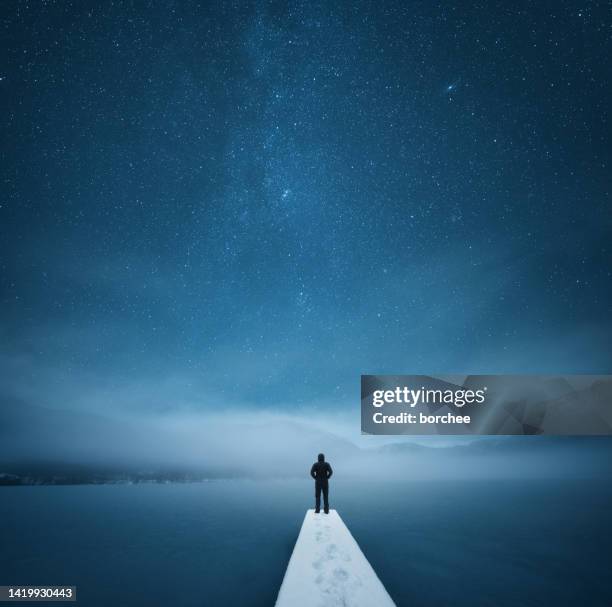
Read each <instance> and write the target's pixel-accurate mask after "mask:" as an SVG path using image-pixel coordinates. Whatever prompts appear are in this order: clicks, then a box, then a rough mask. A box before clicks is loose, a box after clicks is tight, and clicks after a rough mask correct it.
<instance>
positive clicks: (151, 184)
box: [0, 1, 612, 415]
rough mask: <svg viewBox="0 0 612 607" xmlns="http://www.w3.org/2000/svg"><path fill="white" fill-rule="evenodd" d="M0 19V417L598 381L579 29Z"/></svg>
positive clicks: (585, 12)
mask: <svg viewBox="0 0 612 607" xmlns="http://www.w3.org/2000/svg"><path fill="white" fill-rule="evenodd" d="M0 10H1V11H2V31H3V40H4V45H5V51H4V53H3V60H2V68H1V73H0V78H1V80H0V93H1V99H2V113H1V128H2V132H1V141H2V158H1V166H0V170H1V171H2V199H1V201H0V229H1V231H2V237H1V240H0V263H1V266H0V270H1V276H0V280H1V282H0V288H1V311H0V312H1V313H0V362H1V363H2V368H3V379H2V386H1V391H2V395H3V396H4V397H11V398H15V397H18V398H23V399H27V400H31V401H33V402H36V403H37V404H47V405H54V406H69V407H79V406H82V407H88V406H89V407H92V408H100V409H104V408H113V407H115V408H126V409H130V410H140V409H151V410H159V409H167V408H170V409H172V408H174V407H183V406H188V407H201V408H203V409H207V408H210V407H217V408H219V407H221V408H222V407H223V406H228V407H230V406H232V405H253V406H258V407H261V406H272V407H275V406H279V407H287V408H306V409H308V408H310V407H315V406H317V407H324V406H330V407H340V408H346V407H355V412H356V413H355V415H357V411H358V402H359V400H358V399H359V375H360V373H376V372H378V373H444V372H447V373H448V372H478V373H482V372H552V373H555V372H581V373H605V372H610V371H611V366H612V365H611V363H612V354H611V352H610V343H612V314H611V312H612V309H611V301H612V297H611V296H612V282H611V272H612V269H611V268H612V263H611V257H612V256H611V251H610V247H611V245H610V242H611V239H610V235H611V232H612V219H611V218H612V214H611V213H610V196H609V194H610V124H609V113H608V110H609V106H610V102H611V98H612V95H611V89H610V73H609V57H610V55H611V53H610V51H611V48H610V47H611V45H610V25H611V21H610V14H609V7H608V6H606V3H602V4H598V3H590V2H587V3H583V4H580V5H577V4H575V3H573V2H572V3H569V2H557V1H555V2H538V3H533V4H530V5H527V4H523V3H508V2H498V3H496V2H483V3H475V4H472V5H471V6H468V3H457V4H453V3H434V2H385V3H381V2H351V3H331V2H323V3H318V2H314V3H313V2H304V3H292V4H290V5H285V4H283V3H258V4H250V3H235V4H233V3H232V4H230V3H207V2H202V3H193V2H175V3H166V4H164V5H162V3H158V4H152V3H146V2H110V3H99V5H98V6H96V3H87V2H75V3H71V2H57V3H53V2H50V3H44V4H43V3H26V2H5V3H3V4H2V7H1V9H0Z"/></svg>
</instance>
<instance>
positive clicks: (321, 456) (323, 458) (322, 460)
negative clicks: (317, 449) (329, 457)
mask: <svg viewBox="0 0 612 607" xmlns="http://www.w3.org/2000/svg"><path fill="white" fill-rule="evenodd" d="M319 461H320V462H324V461H325V456H324V455H323V454H322V453H319Z"/></svg>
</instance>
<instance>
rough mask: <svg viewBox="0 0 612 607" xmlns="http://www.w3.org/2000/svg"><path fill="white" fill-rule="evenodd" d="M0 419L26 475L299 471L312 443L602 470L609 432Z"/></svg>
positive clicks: (342, 461)
mask: <svg viewBox="0 0 612 607" xmlns="http://www.w3.org/2000/svg"><path fill="white" fill-rule="evenodd" d="M0 422H1V423H0V438H1V439H2V440H1V441H0V473H3V472H4V473H18V474H22V473H28V474H29V475H30V476H32V475H33V476H36V471H37V469H38V468H40V467H41V466H44V467H45V469H46V470H48V471H50V473H53V470H54V469H56V468H58V467H61V466H78V467H80V468H82V469H83V470H85V471H86V470H87V469H92V470H95V471H97V472H98V473H99V472H100V471H102V472H104V471H106V470H110V471H113V473H114V474H118V473H125V474H129V473H135V472H142V471H146V472H147V474H148V478H151V479H155V478H157V477H156V473H160V474H161V473H162V472H167V471H169V470H172V471H174V472H176V473H180V472H186V473H187V472H188V473H190V474H192V475H195V476H196V477H197V478H200V479H202V478H220V477H221V478H223V477H226V478H227V477H230V478H235V477H247V478H264V479H270V478H291V477H297V478H302V477H303V476H304V475H307V474H308V470H309V468H310V464H311V463H312V461H314V459H315V457H316V454H317V453H319V452H321V451H322V452H324V453H326V455H327V456H328V459H329V460H330V461H332V462H333V464H334V466H335V467H337V468H338V470H340V471H341V475H342V477H345V478H355V479H368V478H373V477H374V478H379V479H396V480H418V479H423V480H426V479H456V478H466V479H470V478H473V479H478V478H494V479H499V478H612V465H611V464H610V461H612V439H611V438H610V437H575V438H572V437H542V436H538V437H536V436H514V437H448V436H440V437H435V436H434V437H397V436H395V437H373V436H360V435H359V434H358V433H357V432H356V429H355V427H354V425H355V422H356V420H351V419H350V417H339V416H336V417H333V416H325V415H321V414H318V415H317V414H313V415H310V416H308V415H289V414H284V413H279V412H273V411H268V412H266V411H263V412H253V411H239V412H228V413H225V414H222V415H221V414H216V415H206V414H204V413H168V414H165V415H163V416H162V415H157V416H153V415H141V416H140V417H135V416H131V417H128V416H123V417H114V418H111V417H104V416H101V415H94V414H88V413H83V412H75V411H68V410H59V409H46V408H43V407H34V406H29V405H26V404H24V403H11V402H8V403H4V404H3V406H2V407H1V408H0ZM101 478H105V477H101ZM109 478H110V477H109ZM85 481H87V477H85Z"/></svg>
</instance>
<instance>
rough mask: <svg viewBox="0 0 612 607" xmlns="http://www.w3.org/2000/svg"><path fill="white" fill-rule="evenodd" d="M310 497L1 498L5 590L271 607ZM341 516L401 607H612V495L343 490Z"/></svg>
mask: <svg viewBox="0 0 612 607" xmlns="http://www.w3.org/2000/svg"><path fill="white" fill-rule="evenodd" d="M334 480H335V481H336V480H337V479H336V478H334ZM312 493H313V491H312V487H311V483H310V482H308V481H297V480H295V481H271V482H261V481H246V480H235V481H214V482H209V483H198V484H168V485H156V484H141V485H83V486H65V487H61V486H40V487H3V488H0V520H1V521H2V541H1V543H0V585H6V584H30V585H35V584H48V585H62V584H66V585H76V586H77V587H78V593H79V602H78V604H79V605H83V606H88V607H89V606H92V607H98V606H100V607H102V606H104V607H106V606H108V605H112V604H115V605H119V604H120V605H123V606H125V607H132V606H133V607H136V606H139V607H140V606H142V605H145V604H146V605H155V606H157V605H160V606H161V605H164V606H165V605H168V606H173V607H182V606H200V607H203V606H205V605H241V606H254V607H255V606H261V607H263V606H270V605H273V604H274V601H275V600H276V595H277V592H278V590H279V587H280V584H281V582H282V579H283V575H284V573H285V569H286V567H287V563H288V560H289V557H290V555H291V552H292V550H293V547H294V544H295V540H296V538H297V535H298V533H299V530H300V526H301V524H302V520H303V518H304V512H305V510H306V508H309V507H312V501H313V499H312V495H311V494H312ZM331 505H332V507H333V508H337V509H338V512H339V513H340V514H341V516H342V519H343V520H344V522H345V523H346V525H347V526H348V528H349V529H350V532H351V533H352V534H353V536H354V537H355V539H356V540H357V542H358V544H359V546H360V548H361V549H362V550H363V552H364V554H365V556H366V557H367V559H368V560H369V562H370V563H371V564H372V566H373V568H374V570H375V571H376V573H377V575H378V576H379V578H380V580H381V581H382V583H383V584H384V586H385V588H386V589H387V590H388V592H389V594H390V595H391V597H392V598H393V600H394V601H395V602H396V604H397V605H398V606H401V605H406V606H411V607H412V606H419V605H423V606H428V607H430V606H432V605H449V604H452V605H454V606H455V607H464V606H465V607H468V606H469V607H477V606H479V605H482V606H492V605H495V606H496V607H504V606H508V607H510V606H512V607H519V606H523V605H524V606H529V605H533V606H534V607H535V606H536V605H537V606H541V605H554V606H555V607H559V606H563V605H567V606H570V605H571V606H572V607H576V605H580V606H581V607H587V606H591V605H592V606H601V607H604V606H609V605H611V604H612V585H610V584H609V570H610V568H611V566H612V557H611V554H612V517H610V512H611V511H612V488H611V487H610V486H609V483H608V484H606V483H603V482H593V481H589V482H587V481H585V482H577V481H542V482H538V481H490V482H484V481H473V482H469V481H467V482H466V481H462V482H438V481H436V482H413V483H399V482H397V483H384V484H383V483H374V482H372V483H370V482H366V481H364V482H359V483H357V482H348V481H345V482H342V479H341V480H339V481H337V482H334V483H333V484H332V494H331Z"/></svg>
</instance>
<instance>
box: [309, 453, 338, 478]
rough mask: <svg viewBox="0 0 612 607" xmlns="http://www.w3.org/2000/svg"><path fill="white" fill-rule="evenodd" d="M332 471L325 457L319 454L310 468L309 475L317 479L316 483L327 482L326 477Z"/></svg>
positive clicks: (328, 476) (329, 475) (329, 476)
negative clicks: (317, 459)
mask: <svg viewBox="0 0 612 607" xmlns="http://www.w3.org/2000/svg"><path fill="white" fill-rule="evenodd" d="M333 473H334V471H333V470H332V467H331V466H330V465H329V463H328V462H326V461H325V458H321V457H320V456H319V461H317V462H315V463H314V464H313V465H312V468H311V469H310V476H312V478H314V479H315V481H317V483H327V479H329V478H331V475H332V474H333Z"/></svg>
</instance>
